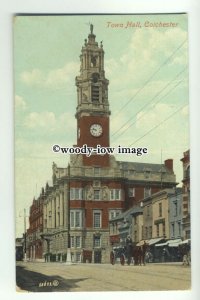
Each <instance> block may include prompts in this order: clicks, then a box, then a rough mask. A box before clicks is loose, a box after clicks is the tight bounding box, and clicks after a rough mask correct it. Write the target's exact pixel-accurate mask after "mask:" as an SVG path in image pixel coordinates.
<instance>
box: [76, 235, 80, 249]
mask: <svg viewBox="0 0 200 300" xmlns="http://www.w3.org/2000/svg"><path fill="white" fill-rule="evenodd" d="M76 248H81V237H80V236H76Z"/></svg>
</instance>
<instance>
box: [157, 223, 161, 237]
mask: <svg viewBox="0 0 200 300" xmlns="http://www.w3.org/2000/svg"><path fill="white" fill-rule="evenodd" d="M156 234H157V237H159V235H160V232H159V224H156Z"/></svg>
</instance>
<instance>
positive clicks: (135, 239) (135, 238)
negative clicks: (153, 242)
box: [134, 230, 137, 242]
mask: <svg viewBox="0 0 200 300" xmlns="http://www.w3.org/2000/svg"><path fill="white" fill-rule="evenodd" d="M134 241H135V242H137V230H135V231H134Z"/></svg>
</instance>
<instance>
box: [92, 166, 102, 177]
mask: <svg viewBox="0 0 200 300" xmlns="http://www.w3.org/2000/svg"><path fill="white" fill-rule="evenodd" d="M100 174H101V168H100V167H95V168H94V176H100Z"/></svg>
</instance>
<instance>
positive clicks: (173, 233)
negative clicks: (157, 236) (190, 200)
mask: <svg viewBox="0 0 200 300" xmlns="http://www.w3.org/2000/svg"><path fill="white" fill-rule="evenodd" d="M182 206H183V193H182V189H181V188H177V189H176V191H175V193H174V194H171V195H169V238H170V239H182V238H183V230H182V220H183V211H182Z"/></svg>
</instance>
